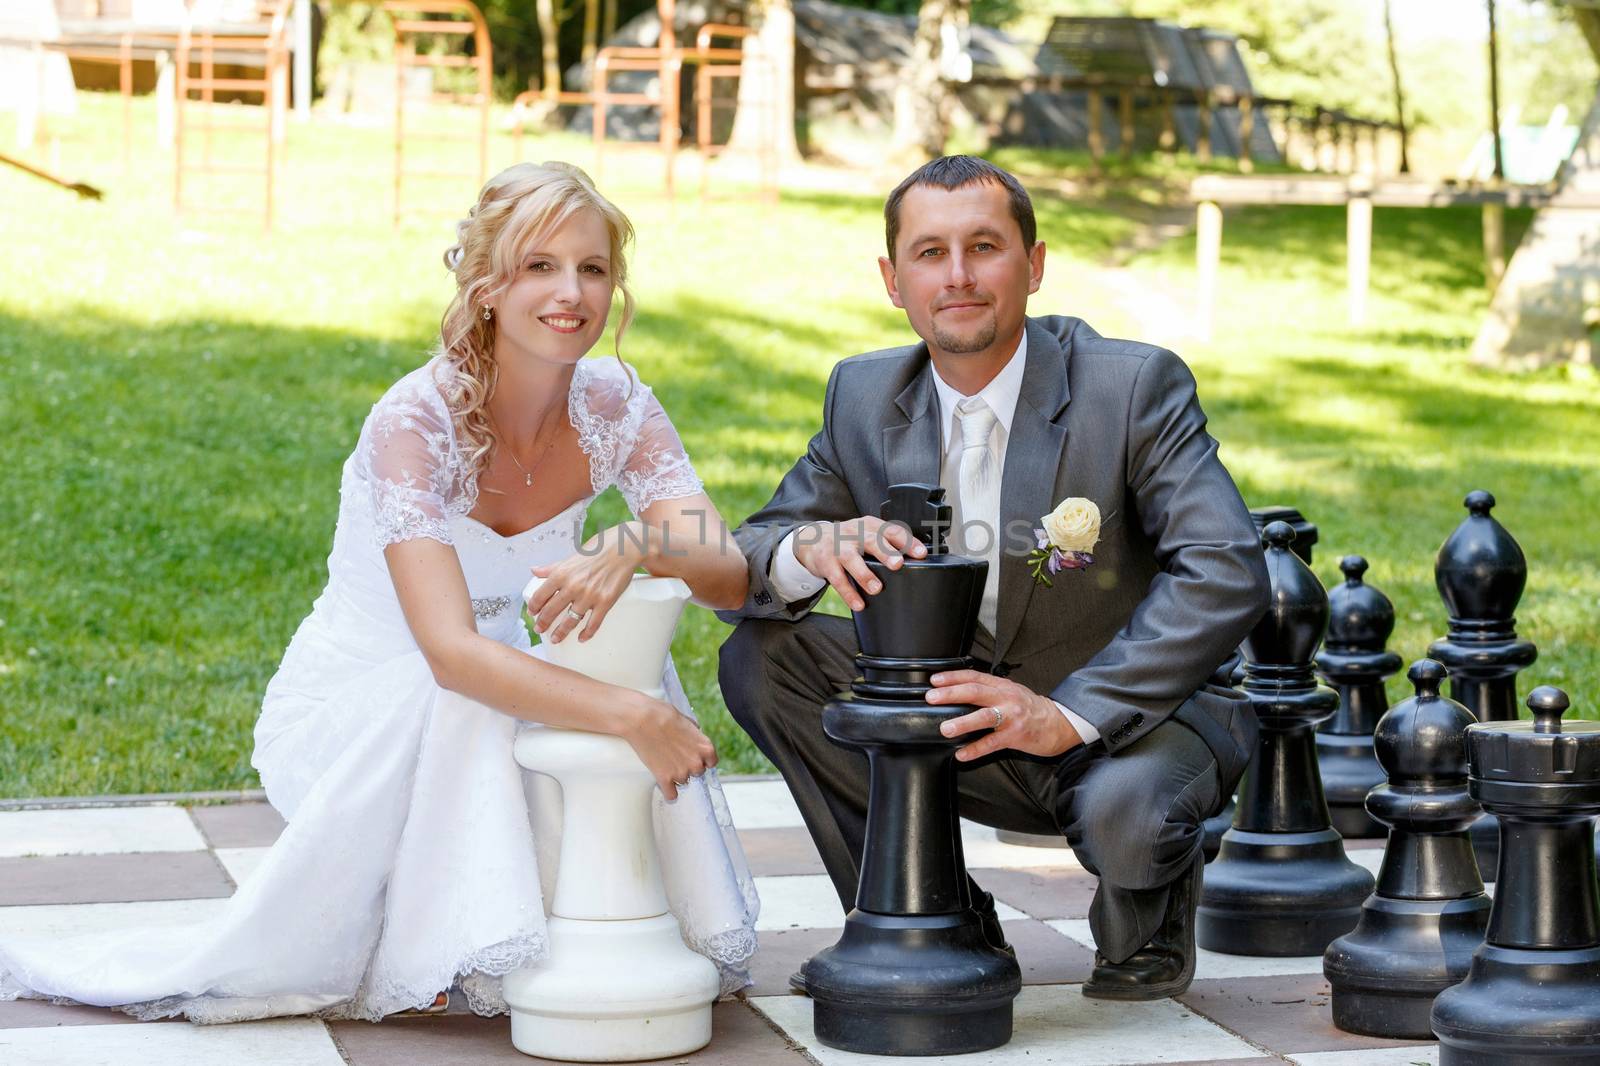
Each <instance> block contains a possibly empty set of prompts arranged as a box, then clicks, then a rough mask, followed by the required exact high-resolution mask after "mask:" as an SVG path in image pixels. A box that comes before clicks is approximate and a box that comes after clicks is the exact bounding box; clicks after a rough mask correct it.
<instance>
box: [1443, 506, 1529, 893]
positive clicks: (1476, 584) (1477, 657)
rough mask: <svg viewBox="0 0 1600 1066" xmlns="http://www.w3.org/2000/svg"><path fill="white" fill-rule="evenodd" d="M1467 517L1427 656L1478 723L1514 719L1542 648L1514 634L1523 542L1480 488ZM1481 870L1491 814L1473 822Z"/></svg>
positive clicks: (1488, 855)
mask: <svg viewBox="0 0 1600 1066" xmlns="http://www.w3.org/2000/svg"><path fill="white" fill-rule="evenodd" d="M1464 502H1465V505H1466V508H1467V517H1466V518H1464V519H1462V521H1461V524H1460V525H1458V526H1457V527H1456V528H1455V532H1453V533H1451V534H1450V536H1449V537H1448V538H1447V539H1446V540H1445V542H1444V544H1442V545H1441V546H1440V547H1439V555H1438V557H1437V558H1436V559H1435V560H1434V564H1433V580H1434V584H1435V585H1436V586H1437V587H1438V589H1439V597H1440V598H1441V599H1442V600H1444V606H1445V610H1446V611H1447V612H1448V613H1449V628H1448V629H1447V630H1446V634H1445V636H1444V637H1442V638H1441V639H1439V640H1436V641H1434V642H1433V643H1432V644H1430V645H1429V646H1428V658H1430V659H1434V660H1437V661H1438V662H1441V663H1444V665H1445V669H1447V670H1449V671H1450V695H1451V696H1453V697H1455V698H1456V699H1457V700H1459V701H1461V703H1463V704H1464V705H1465V706H1466V708H1467V710H1469V711H1471V712H1472V713H1473V715H1475V716H1476V717H1477V719H1478V721H1480V722H1510V721H1514V720H1515V719H1516V717H1517V672H1518V671H1519V670H1522V669H1523V668H1524V667H1526V666H1528V665H1529V664H1530V663H1532V662H1533V661H1534V659H1535V658H1537V657H1538V654H1539V652H1538V649H1536V648H1535V647H1534V646H1533V644H1532V643H1530V642H1529V641H1526V640H1519V639H1517V630H1516V624H1517V620H1516V617H1515V614H1516V610H1517V602H1518V601H1519V600H1521V599H1522V590H1523V587H1524V586H1525V585H1527V583H1528V562H1527V560H1526V559H1525V558H1524V557H1523V554H1522V547H1521V545H1519V544H1518V543H1517V542H1516V540H1515V538H1513V537H1512V536H1511V534H1510V533H1507V532H1506V529H1505V527H1504V526H1502V525H1501V524H1500V523H1499V522H1498V521H1496V520H1495V519H1494V518H1493V517H1492V516H1491V515H1490V514H1489V511H1490V510H1491V509H1492V508H1493V507H1494V497H1493V496H1491V495H1490V494H1489V493H1487V492H1484V491H1483V490H1482V489H1479V490H1477V491H1476V492H1472V493H1469V494H1468V495H1467V498H1466V500H1465V501H1464ZM1472 847H1473V849H1474V850H1475V851H1476V852H1477V853H1478V872H1479V873H1480V874H1482V875H1483V877H1484V878H1485V879H1488V878H1490V877H1493V876H1494V871H1495V866H1496V856H1497V855H1498V854H1499V851H1500V830H1499V828H1498V826H1497V825H1496V824H1495V820H1494V815H1493V814H1492V813H1487V814H1485V815H1484V816H1483V817H1482V818H1480V819H1478V821H1477V823H1476V824H1474V825H1473V827H1472Z"/></svg>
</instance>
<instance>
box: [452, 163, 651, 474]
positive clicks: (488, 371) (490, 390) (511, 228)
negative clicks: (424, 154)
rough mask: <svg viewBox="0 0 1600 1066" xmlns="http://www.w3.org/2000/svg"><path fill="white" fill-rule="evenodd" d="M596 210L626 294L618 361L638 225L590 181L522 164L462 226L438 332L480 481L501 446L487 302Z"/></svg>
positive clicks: (486, 193)
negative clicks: (530, 258)
mask: <svg viewBox="0 0 1600 1066" xmlns="http://www.w3.org/2000/svg"><path fill="white" fill-rule="evenodd" d="M585 210H588V211H594V212H596V213H598V214H599V216H600V217H601V218H602V219H604V220H605V224H606V230H607V232H608V233H609V234H610V236H611V250H610V253H611V278H612V281H613V282H614V284H615V285H616V287H617V289H618V290H620V291H621V293H622V314H621V316H620V317H618V319H617V328H616V332H615V333H614V334H613V341H612V343H613V345H614V346H615V350H616V352H617V353H618V355H619V357H620V355H621V351H622V335H623V333H624V332H626V331H627V328H628V323H630V322H632V321H633V311H634V303H633V293H632V292H631V291H630V290H629V288H628V261H627V258H626V255H625V252H626V248H627V245H628V244H629V243H630V242H631V241H632V240H633V224H632V223H631V222H629V221H628V217H627V216H626V215H624V214H623V213H622V212H621V210H619V209H618V208H617V206H616V205H615V204H613V203H612V202H611V201H610V200H607V199H606V198H605V197H604V196H601V195H600V193H599V191H598V190H597V189H595V187H594V182H593V181H591V180H590V179H589V175H587V174H585V173H584V172H583V171H582V170H579V169H578V168H577V167H575V166H573V165H572V164H570V163H560V162H549V163H517V164H516V165H514V166H510V167H507V168H506V169H505V170H502V171H501V172H500V173H498V174H496V175H495V176H494V177H492V178H490V179H489V182H488V184H486V185H484V187H483V191H482V192H480V193H479V194H478V202H477V203H476V204H474V205H473V207H472V210H471V211H469V212H468V213H467V217H466V218H464V219H462V220H461V221H460V222H458V223H456V243H455V244H454V245H452V246H451V247H450V249H449V250H448V251H446V252H445V253H444V265H445V266H447V267H449V268H450V271H451V272H452V273H453V274H455V278H456V294H455V297H454V298H453V299H452V300H451V301H450V306H449V307H447V308H445V312H444V319H443V321H442V322H441V323H440V326H439V346H440V352H441V354H442V355H443V356H444V361H445V373H443V374H441V375H440V379H441V380H440V381H439V386H440V389H441V391H442V392H443V394H444V398H445V402H446V404H448V405H449V407H450V412H451V416H452V419H453V420H454V422H455V428H456V439H457V441H458V442H459V444H460V447H461V453H462V455H463V457H464V459H465V462H466V471H465V473H466V475H467V477H468V478H469V479H475V478H476V477H477V476H478V475H479V474H480V473H482V472H483V468H484V467H485V466H486V465H488V462H489V457H490V455H491V454H492V452H493V451H494V447H495V444H496V443H497V440H496V436H495V432H494V427H493V426H492V425H491V424H490V422H489V413H488V403H489V397H491V396H493V395H494V389H495V382H496V380H497V379H498V376H499V367H498V366H497V365H496V364H495V361H494V336H495V325H496V322H495V320H494V319H493V318H490V319H485V318H484V317H483V314H482V309H483V305H484V301H485V300H489V299H492V298H493V297H495V296H498V295H499V294H500V293H502V292H504V291H505V290H506V289H507V288H508V287H509V286H510V284H511V282H512V280H513V279H514V278H515V277H516V274H517V271H518V269H519V268H520V266H521V264H522V262H523V260H524V259H525V258H526V256H527V255H528V253H529V252H530V251H531V250H532V248H533V246H534V245H535V244H536V243H537V242H538V241H540V240H542V239H543V238H544V237H546V236H548V235H549V234H550V233H552V232H553V231H554V230H555V229H557V228H558V227H559V226H560V225H561V224H562V223H564V222H566V221H567V219H569V218H571V217H572V216H573V215H575V214H577V213H578V212H579V211H585Z"/></svg>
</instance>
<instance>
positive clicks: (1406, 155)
mask: <svg viewBox="0 0 1600 1066" xmlns="http://www.w3.org/2000/svg"><path fill="white" fill-rule="evenodd" d="M1392 4H1393V0H1383V35H1384V38H1385V40H1386V41H1387V42H1388V45H1389V73H1390V75H1391V76H1392V77H1393V78H1394V121H1395V124H1396V125H1397V126H1399V127H1400V173H1402V174H1409V173H1411V143H1410V142H1411V137H1410V134H1409V133H1408V132H1407V131H1406V95H1405V92H1404V91H1402V90H1401V88H1400V60H1399V58H1398V57H1397V56H1396V55H1395V47H1394V11H1393V8H1392Z"/></svg>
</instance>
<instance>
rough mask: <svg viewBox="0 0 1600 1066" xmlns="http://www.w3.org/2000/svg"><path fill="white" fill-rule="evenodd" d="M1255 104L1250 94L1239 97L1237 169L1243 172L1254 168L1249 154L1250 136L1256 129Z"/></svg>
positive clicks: (1254, 165) (1253, 162) (1245, 172)
mask: <svg viewBox="0 0 1600 1066" xmlns="http://www.w3.org/2000/svg"><path fill="white" fill-rule="evenodd" d="M1255 104H1256V101H1255V98H1254V97H1252V96H1241V97H1239V171H1240V173H1243V174H1249V173H1251V172H1252V171H1254V170H1255V169H1256V164H1255V160H1254V159H1253V158H1251V155H1250V138H1251V136H1252V135H1253V134H1254V133H1255V131H1256V121H1255V119H1256V108H1255Z"/></svg>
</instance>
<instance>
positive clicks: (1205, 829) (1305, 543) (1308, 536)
mask: <svg viewBox="0 0 1600 1066" xmlns="http://www.w3.org/2000/svg"><path fill="white" fill-rule="evenodd" d="M1250 521H1251V522H1252V523H1254V524H1255V527H1256V535H1257V536H1260V535H1261V534H1262V533H1263V532H1264V531H1265V530H1266V528H1267V527H1268V526H1269V525H1271V524H1272V523H1273V522H1287V523H1289V527H1290V528H1291V529H1293V530H1294V543H1293V544H1291V545H1290V550H1292V551H1293V552H1294V553H1295V554H1296V555H1298V556H1299V557H1300V559H1301V561H1302V562H1304V563H1305V564H1306V565H1307V566H1310V565H1311V548H1312V546H1313V545H1315V544H1316V543H1317V527H1316V526H1315V525H1314V524H1312V523H1311V522H1310V521H1308V520H1307V519H1306V516H1305V515H1303V514H1301V513H1300V512H1299V511H1298V510H1297V509H1296V508H1293V507H1285V506H1284V505H1283V504H1273V505H1272V506H1270V507H1252V508H1250ZM1243 650H1244V649H1242V648H1241V649H1240V651H1241V652H1242V651H1243ZM1233 683H1234V685H1235V686H1238V685H1242V684H1244V657H1243V656H1242V655H1241V656H1240V658H1239V662H1238V664H1237V665H1236V666H1234V668H1233ZM1236 806H1237V800H1236V799H1234V798H1233V797H1229V799H1228V802H1227V803H1226V804H1225V805H1224V806H1223V808H1222V810H1220V811H1218V812H1217V813H1216V814H1215V815H1213V816H1212V817H1210V818H1207V819H1206V820H1205V822H1204V823H1203V824H1202V825H1201V828H1200V851H1201V853H1202V854H1204V855H1205V857H1206V862H1210V861H1211V860H1212V859H1215V858H1216V857H1217V849H1218V848H1219V847H1221V846H1222V834H1223V833H1226V832H1227V831H1228V827H1229V826H1231V825H1232V824H1233V812H1234V809H1235V807H1236Z"/></svg>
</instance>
